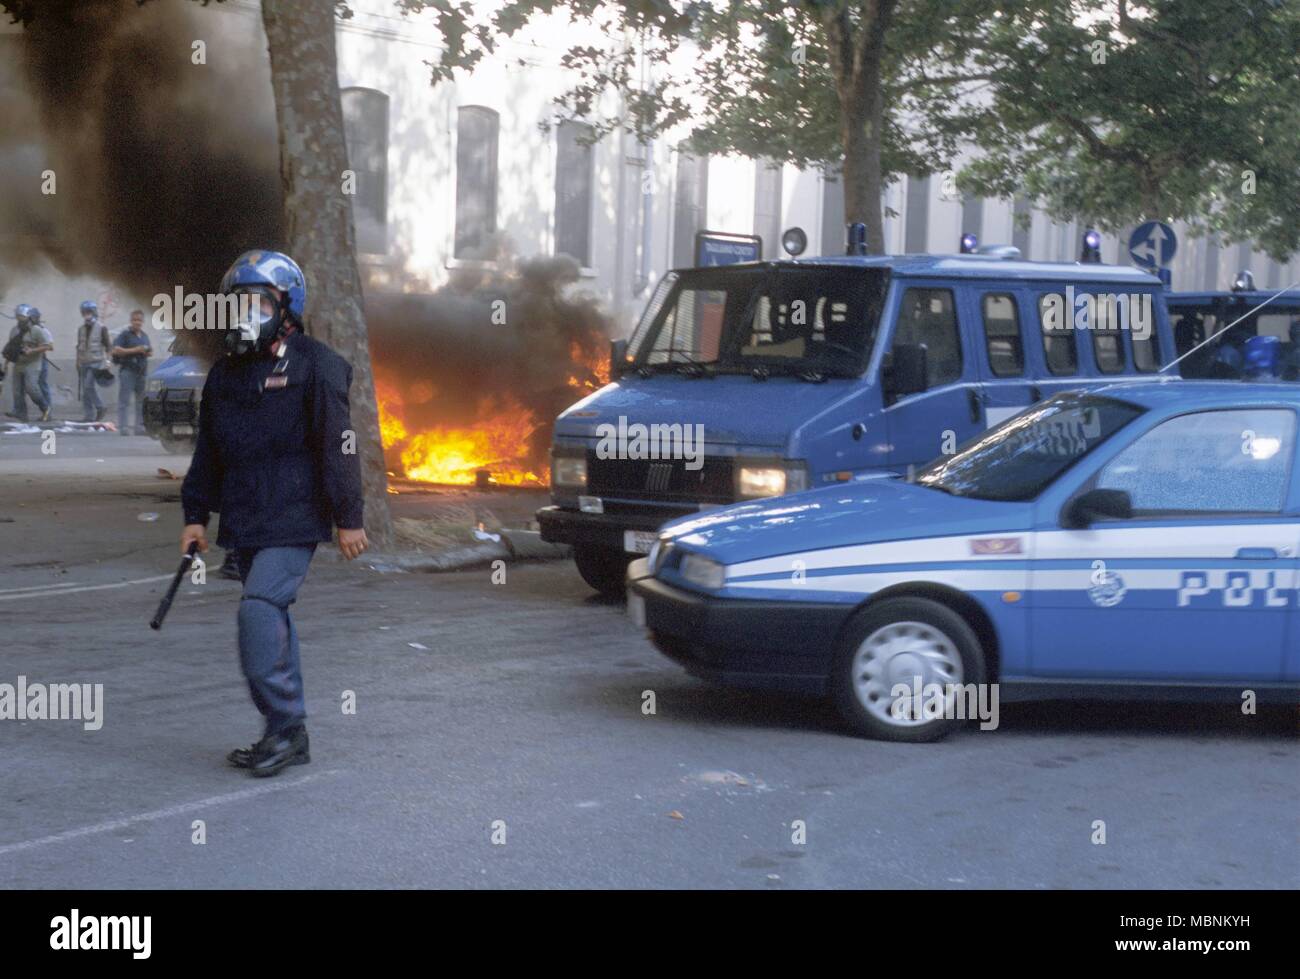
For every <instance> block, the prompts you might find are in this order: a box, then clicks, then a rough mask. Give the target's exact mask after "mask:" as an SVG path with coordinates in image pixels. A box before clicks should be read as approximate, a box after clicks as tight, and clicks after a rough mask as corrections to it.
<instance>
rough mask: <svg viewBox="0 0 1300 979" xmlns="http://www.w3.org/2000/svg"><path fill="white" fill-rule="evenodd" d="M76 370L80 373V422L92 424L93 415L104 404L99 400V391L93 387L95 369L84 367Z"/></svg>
mask: <svg viewBox="0 0 1300 979" xmlns="http://www.w3.org/2000/svg"><path fill="white" fill-rule="evenodd" d="M77 369H78V370H79V371H81V409H82V416H81V420H82V421H83V422H93V421H94V420H95V415H96V414H98V413H99V410H100V409H101V408H103V407H104V402H103V401H101V400H100V399H99V389H98V388H97V387H96V386H95V368H94V367H93V366H84V367H79V368H77Z"/></svg>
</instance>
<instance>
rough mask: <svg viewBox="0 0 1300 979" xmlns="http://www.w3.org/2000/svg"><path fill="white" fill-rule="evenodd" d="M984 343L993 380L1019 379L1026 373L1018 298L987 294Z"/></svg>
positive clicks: (992, 293)
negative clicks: (1017, 308) (997, 378)
mask: <svg viewBox="0 0 1300 979" xmlns="http://www.w3.org/2000/svg"><path fill="white" fill-rule="evenodd" d="M982 305H983V311H984V343H985V346H986V347H987V348H988V352H989V369H990V370H991V371H993V376H994V377H1020V376H1021V375H1022V374H1024V372H1025V349H1024V345H1023V344H1022V343H1021V341H1020V317H1019V315H1018V314H1017V313H1016V299H1015V297H1014V296H1009V295H1007V294H1006V293H996V292H988V293H985V294H984V301H983V304H982Z"/></svg>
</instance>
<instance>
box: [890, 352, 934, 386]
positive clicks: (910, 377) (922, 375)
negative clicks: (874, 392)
mask: <svg viewBox="0 0 1300 979" xmlns="http://www.w3.org/2000/svg"><path fill="white" fill-rule="evenodd" d="M890 354H891V359H890V363H889V367H888V369H887V370H886V371H885V390H886V392H887V393H888V395H889V397H890V399H891V400H892V399H895V398H901V397H903V396H905V395H908V394H917V393H919V392H921V391H924V390H925V389H926V388H928V387H929V386H930V383H929V381H928V379H927V369H928V368H927V353H926V349H925V344H923V343H899V344H895V345H894V349H893V350H891V351H890Z"/></svg>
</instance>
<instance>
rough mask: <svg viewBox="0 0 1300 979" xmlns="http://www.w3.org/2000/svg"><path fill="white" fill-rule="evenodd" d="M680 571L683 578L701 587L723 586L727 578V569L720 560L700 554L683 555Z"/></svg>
mask: <svg viewBox="0 0 1300 979" xmlns="http://www.w3.org/2000/svg"><path fill="white" fill-rule="evenodd" d="M679 573H680V574H681V576H682V578H683V579H685V580H686V581H689V582H690V583H691V584H692V585H698V586H699V587H701V588H721V587H722V585H723V583H724V582H725V581H726V580H727V569H726V567H725V566H724V565H723V564H722V563H721V562H720V561H715V560H713V558H708V557H704V556H703V555H700V554H687V555H686V556H685V557H683V558H682V563H681V568H680V571H679Z"/></svg>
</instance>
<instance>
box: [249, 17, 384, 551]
mask: <svg viewBox="0 0 1300 979" xmlns="http://www.w3.org/2000/svg"><path fill="white" fill-rule="evenodd" d="M262 23H263V24H264V25H265V27H266V39H267V44H268V47H269V48H270V54H271V87H272V89H273V91H274V93H275V112H276V118H277V120H278V122H279V129H280V182H281V184H282V185H283V188H284V208H285V226H286V227H287V228H288V232H289V254H291V255H292V256H293V258H294V260H295V261H297V262H298V264H299V265H301V266H302V269H303V272H304V273H305V274H306V276H307V285H308V288H307V317H306V320H307V322H306V328H307V332H308V333H310V334H311V335H312V336H314V337H316V338H318V339H320V340H322V341H324V342H325V343H328V344H329V345H330V346H331V347H332V348H333V349H334V350H335V351H337V352H338V353H339V354H340V355H341V356H342V357H344V358H345V359H346V360H347V361H348V362H349V363H351V364H352V370H353V376H352V379H353V385H352V425H353V427H354V428H355V429H356V433H357V451H358V452H359V453H360V456H361V480H362V486H363V488H364V490H365V501H366V535H367V536H368V537H369V538H370V540H371V542H372V544H373V545H374V546H375V547H377V548H380V549H385V548H389V547H391V546H392V544H393V525H392V519H391V517H390V515H389V511H388V477H387V474H386V470H385V468H384V451H383V444H382V442H381V441H380V436H379V411H378V408H377V406H376V403H375V381H374V375H373V373H372V372H371V369H370V343H369V341H368V340H367V338H366V321H365V317H364V315H363V313H362V301H361V276H360V274H359V273H358V271H357V256H356V241H355V235H354V230H353V226H352V208H351V206H350V204H349V198H348V197H347V196H346V195H345V194H344V193H343V190H342V182H343V171H344V170H346V169H348V156H347V145H346V144H345V142H344V139H343V108H342V104H341V103H340V101H339V81H338V62H337V59H336V56H335V49H334V4H333V3H327V2H325V0H262Z"/></svg>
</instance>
